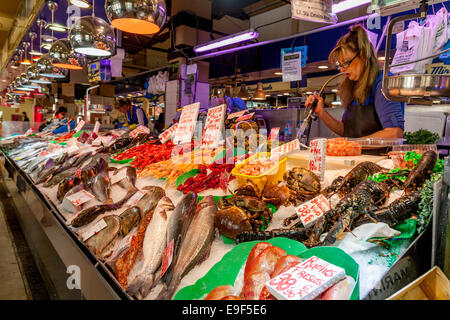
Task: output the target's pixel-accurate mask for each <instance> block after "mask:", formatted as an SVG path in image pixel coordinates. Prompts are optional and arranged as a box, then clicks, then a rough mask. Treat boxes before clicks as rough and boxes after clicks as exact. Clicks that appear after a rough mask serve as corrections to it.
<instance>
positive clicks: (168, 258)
mask: <svg viewBox="0 0 450 320" xmlns="http://www.w3.org/2000/svg"><path fill="white" fill-rule="evenodd" d="M173 247H174V239H172V241H170V243H169V245H168V246H167V248H166V250H165V251H164V253H163V257H162V258H163V261H162V267H161V278H162V276H163V275H164V273H166V271H167V269H168V268H169V266H170V264H171V263H172V259H173Z"/></svg>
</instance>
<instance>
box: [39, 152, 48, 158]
mask: <svg viewBox="0 0 450 320" xmlns="http://www.w3.org/2000/svg"><path fill="white" fill-rule="evenodd" d="M48 154H49V152H48V151H47V150H43V151H41V152H40V153H39V154H38V157H44V156H46V155H48Z"/></svg>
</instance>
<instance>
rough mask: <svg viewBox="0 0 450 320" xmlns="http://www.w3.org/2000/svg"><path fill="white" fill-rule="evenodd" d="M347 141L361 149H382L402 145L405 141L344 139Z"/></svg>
mask: <svg viewBox="0 0 450 320" xmlns="http://www.w3.org/2000/svg"><path fill="white" fill-rule="evenodd" d="M346 139H347V140H349V141H355V142H358V143H359V144H360V145H361V146H362V147H363V148H383V147H392V146H396V145H402V144H403V143H404V142H405V141H406V139H403V138H401V139H382V138H346Z"/></svg>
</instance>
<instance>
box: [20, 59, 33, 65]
mask: <svg viewBox="0 0 450 320" xmlns="http://www.w3.org/2000/svg"><path fill="white" fill-rule="evenodd" d="M20 64H23V65H26V66H29V65H31V64H32V62H31V60H30V59H23V60H22V61H21V62H20Z"/></svg>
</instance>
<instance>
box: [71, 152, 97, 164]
mask: <svg viewBox="0 0 450 320" xmlns="http://www.w3.org/2000/svg"><path fill="white" fill-rule="evenodd" d="M90 156H92V152H85V153H82V154H79V155H76V156H75V157H73V158H71V159H69V160H68V164H69V165H71V166H72V167H78V166H80V165H82V164H83V162H85V161H86V160H87V159H88V158H89V157H90Z"/></svg>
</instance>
